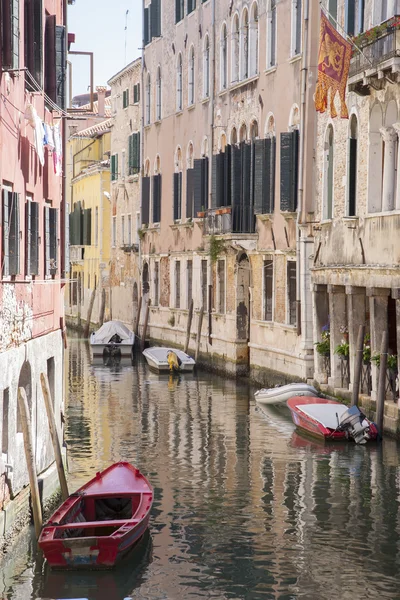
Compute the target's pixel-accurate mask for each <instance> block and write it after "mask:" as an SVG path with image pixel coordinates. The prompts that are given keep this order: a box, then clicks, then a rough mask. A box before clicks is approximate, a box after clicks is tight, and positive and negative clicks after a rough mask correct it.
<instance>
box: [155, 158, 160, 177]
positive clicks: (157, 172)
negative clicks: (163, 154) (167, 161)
mask: <svg viewBox="0 0 400 600" xmlns="http://www.w3.org/2000/svg"><path fill="white" fill-rule="evenodd" d="M160 174H161V159H160V155H159V154H157V156H156V158H155V160H154V175H160Z"/></svg>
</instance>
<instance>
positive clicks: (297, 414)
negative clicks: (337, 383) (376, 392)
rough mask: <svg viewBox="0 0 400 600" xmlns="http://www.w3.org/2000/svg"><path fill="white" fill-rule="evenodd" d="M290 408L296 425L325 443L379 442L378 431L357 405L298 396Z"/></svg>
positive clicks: (288, 402)
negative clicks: (348, 441) (349, 405)
mask: <svg viewBox="0 0 400 600" xmlns="http://www.w3.org/2000/svg"><path fill="white" fill-rule="evenodd" d="M287 405H288V407H289V409H290V412H291V414H292V419H293V422H294V424H295V425H297V427H299V428H300V429H303V430H304V431H307V433H309V434H311V435H315V436H317V437H319V438H323V439H325V440H346V439H347V440H349V439H350V440H354V441H355V442H356V443H357V444H365V443H366V442H367V441H369V440H375V439H376V438H377V436H378V430H377V428H376V425H375V423H372V421H369V420H368V419H367V418H366V417H365V415H363V413H361V412H360V411H359V409H358V408H357V407H356V406H352V407H350V408H349V407H347V406H345V405H344V404H341V403H340V402H335V400H327V399H325V398H314V397H311V396H302V397H298V396H295V397H293V398H289V400H288V401H287Z"/></svg>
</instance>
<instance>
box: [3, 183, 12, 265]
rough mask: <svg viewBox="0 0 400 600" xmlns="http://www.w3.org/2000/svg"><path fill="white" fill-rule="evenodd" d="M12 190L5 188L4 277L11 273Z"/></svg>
mask: <svg viewBox="0 0 400 600" xmlns="http://www.w3.org/2000/svg"><path fill="white" fill-rule="evenodd" d="M11 200H12V197H11V192H8V190H4V189H3V215H2V216H3V261H2V262H3V277H8V276H9V274H10V250H9V231H10V223H9V205H10V204H11Z"/></svg>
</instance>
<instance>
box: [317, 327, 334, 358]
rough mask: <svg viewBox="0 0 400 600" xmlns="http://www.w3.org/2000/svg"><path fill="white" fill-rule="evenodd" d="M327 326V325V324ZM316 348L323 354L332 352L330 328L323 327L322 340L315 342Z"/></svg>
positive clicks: (326, 354) (327, 354)
mask: <svg viewBox="0 0 400 600" xmlns="http://www.w3.org/2000/svg"><path fill="white" fill-rule="evenodd" d="M325 327H326V326H325ZM315 349H316V351H317V352H318V354H320V355H321V356H329V355H330V353H331V335H330V331H329V329H326V328H324V327H323V328H322V332H321V341H320V342H315Z"/></svg>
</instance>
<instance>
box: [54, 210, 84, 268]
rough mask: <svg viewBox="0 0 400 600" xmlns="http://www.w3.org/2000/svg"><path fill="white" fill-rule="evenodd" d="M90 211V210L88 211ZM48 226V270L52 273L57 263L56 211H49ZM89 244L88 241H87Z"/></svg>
mask: <svg viewBox="0 0 400 600" xmlns="http://www.w3.org/2000/svg"><path fill="white" fill-rule="evenodd" d="M89 211H90V209H89ZM49 226H50V269H51V271H52V272H53V273H54V272H55V270H56V269H58V266H59V265H58V262H57V240H58V209H57V208H50V209H49ZM89 244H90V241H89Z"/></svg>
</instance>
